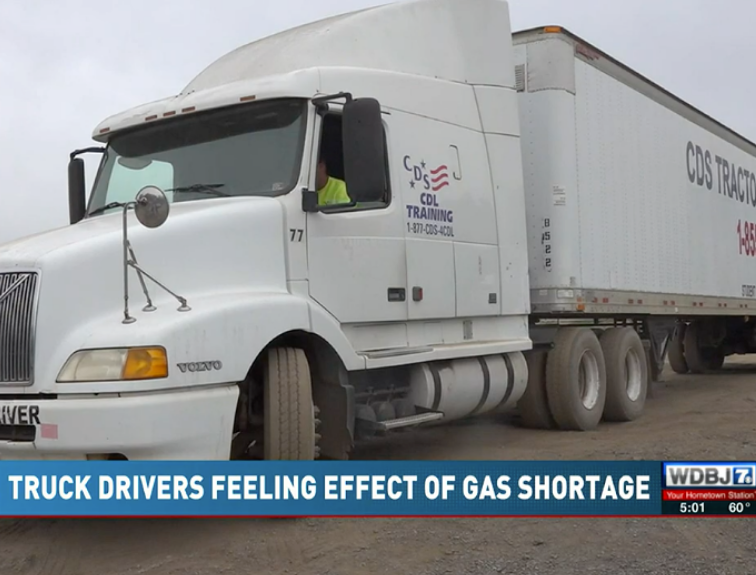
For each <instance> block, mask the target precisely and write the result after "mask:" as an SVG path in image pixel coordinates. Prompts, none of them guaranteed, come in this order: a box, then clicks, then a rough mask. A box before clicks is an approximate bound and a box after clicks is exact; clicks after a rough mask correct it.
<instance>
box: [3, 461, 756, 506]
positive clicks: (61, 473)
mask: <svg viewBox="0 0 756 575" xmlns="http://www.w3.org/2000/svg"><path fill="white" fill-rule="evenodd" d="M755 514H756V462H743V463H736V462H724V463H721V462H654V461H444V462H438V461H351V462H335V461H310V462H305V461H246V462H243V461H233V462H210V461H208V462H181V461H155V462H145V461H134V462H132V461H111V462H108V461H0V516H1V517H658V516H668V515H676V516H689V517H690V516H728V517H743V516H751V515H755Z"/></svg>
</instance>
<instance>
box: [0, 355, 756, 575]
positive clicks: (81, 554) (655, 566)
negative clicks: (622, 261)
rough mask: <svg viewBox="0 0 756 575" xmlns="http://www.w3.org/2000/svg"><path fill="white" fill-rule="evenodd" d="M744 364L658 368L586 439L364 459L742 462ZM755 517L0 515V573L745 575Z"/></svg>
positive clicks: (505, 437)
mask: <svg viewBox="0 0 756 575" xmlns="http://www.w3.org/2000/svg"><path fill="white" fill-rule="evenodd" d="M755 446H756V358H754V357H748V358H745V359H741V360H732V361H728V363H727V364H726V366H725V369H724V371H723V372H722V373H719V374H716V375H707V376H695V377H693V376H685V377H681V376H676V375H674V374H672V373H671V371H670V370H669V369H668V368H667V370H665V373H664V374H663V382H662V383H660V384H658V386H657V388H656V394H655V397H654V398H653V399H650V400H649V403H648V406H647V411H646V415H645V416H644V417H643V419H642V420H640V421H638V422H635V423H631V424H622V425H603V426H602V427H601V428H600V429H599V430H598V431H597V432H595V433H574V434H569V433H562V432H536V431H529V430H523V429H518V428H517V427H513V426H512V424H511V422H507V421H498V422H497V421H492V420H479V421H476V422H474V423H466V424H461V425H454V426H450V427H445V428H439V429H434V430H430V431H426V432H423V433H418V434H414V435H413V436H412V437H411V439H410V438H408V437H407V436H404V437H401V438H397V440H395V441H393V443H392V444H386V443H384V444H382V445H380V446H374V447H371V448H369V449H363V450H362V451H361V452H359V453H358V454H356V455H357V457H359V458H363V459H381V458H386V459H634V458H635V459H675V458H679V459H691V458H698V459H709V458H711V459H734V460H735V459H751V460H753V458H754V457H756V449H754V447H755ZM755 527H756V519H753V520H749V519H728V520H721V519H710V520H705V519H700V518H699V519H691V518H681V519H670V520H663V519H654V520H651V519H648V520H630V519H628V520H617V519H606V520H595V519H590V520H588V519H586V520H579V519H578V520H575V519H573V520H526V519H525V520H515V519H507V520H502V519H496V520H481V519H475V520H459V519H449V520H441V519H436V520H386V519H376V520H366V519H361V520H333V519H323V520H301V521H276V520H238V521H230V520H223V521H220V520H212V521H201V520H190V521H189V520H188V521H175V520H165V521H161V520H153V521H146V520H136V521H125V520H119V521H101V520H100V521H84V520H78V521H29V520H26V521H9V520H0V575H32V574H34V575H47V574H51V575H136V574H145V575H170V574H186V575H191V574H197V575H200V574H203V575H204V574H211V573H213V574H215V573H217V574H221V573H233V574H235V575H236V574H240V575H241V574H245V575H246V574H257V573H260V574H266V575H267V574H271V575H272V574H275V573H287V574H297V573H302V574H316V573H317V574H320V575H324V574H334V575H336V574H338V575H347V574H348V575H357V574H361V573H388V574H392V575H403V574H405V573H407V574H412V575H435V574H447V573H448V574H454V575H457V574H459V575H463V574H474V575H487V574H495V573H512V574H516V575H538V574H547V573H554V574H558V575H571V574H581V575H588V574H593V573H622V574H623V575H624V574H628V575H630V574H636V573H638V574H640V573H649V574H651V573H653V574H657V573H658V574H669V575H676V574H685V575H696V574H709V573H711V574H718V575H725V574H730V573H732V574H733V575H735V574H737V575H745V574H750V573H756V536H754V531H755Z"/></svg>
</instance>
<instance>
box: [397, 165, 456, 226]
mask: <svg viewBox="0 0 756 575" xmlns="http://www.w3.org/2000/svg"><path fill="white" fill-rule="evenodd" d="M404 169H405V170H406V171H407V172H408V173H409V174H410V175H411V177H410V181H409V185H410V189H411V190H417V189H418V186H419V189H420V197H419V198H418V200H419V205H417V204H412V203H409V202H408V203H407V218H408V219H409V220H421V221H423V222H428V223H420V222H418V221H415V222H412V221H408V222H407V231H408V232H409V233H414V234H424V235H430V236H445V237H454V229H453V228H452V226H451V225H439V224H437V223H434V222H441V223H442V224H451V223H452V222H453V221H454V213H453V211H452V210H449V209H445V208H443V207H442V205H441V204H440V203H439V195H438V194H437V192H439V191H440V190H442V189H444V188H446V187H447V186H449V167H448V166H447V165H446V164H437V165H436V166H435V167H431V168H429V167H428V164H426V162H425V160H420V162H419V163H414V162H413V161H412V158H411V157H410V156H404Z"/></svg>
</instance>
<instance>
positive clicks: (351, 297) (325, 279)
mask: <svg viewBox="0 0 756 575" xmlns="http://www.w3.org/2000/svg"><path fill="white" fill-rule="evenodd" d="M384 131H385V133H387V131H388V130H387V126H386V124H385V122H384ZM314 134H315V136H314V137H315V141H314V142H313V144H314V145H313V146H312V149H313V151H314V153H313V156H312V157H311V159H310V161H311V166H312V173H311V177H310V189H315V176H314V174H315V166H316V165H317V160H318V157H319V155H320V154H321V153H322V154H323V156H324V157H325V158H326V161H327V164H328V171H329V175H331V176H334V177H337V178H339V179H342V180H343V179H344V172H343V150H342V149H341V141H342V140H341V114H340V112H339V111H329V112H328V113H327V114H326V115H325V116H324V117H322V118H321V117H318V120H317V121H316V129H315V131H314ZM387 145H389V147H390V142H389V139H388V137H387ZM386 165H387V167H388V161H387V162H386ZM387 169H388V168H387ZM389 176H390V174H389ZM388 181H389V182H390V181H391V180H390V179H388ZM347 193H348V190H347ZM403 223H404V221H403V217H402V205H401V201H396V200H395V199H394V198H393V197H391V185H389V190H388V193H387V194H386V197H385V198H384V201H382V202H378V203H375V204H369V205H363V206H358V207H350V208H345V209H342V210H341V211H339V212H336V213H322V212H318V213H309V214H307V258H308V272H309V293H310V296H311V297H312V298H313V299H314V300H315V301H317V302H318V303H320V304H321V305H322V306H323V307H324V308H325V309H326V310H328V311H329V312H330V313H331V314H332V315H333V316H334V317H335V318H336V319H337V320H338V321H339V322H341V323H342V324H371V326H375V324H384V325H386V326H388V325H389V324H392V323H393V324H396V325H395V326H394V329H389V330H385V329H384V330H380V329H372V328H371V330H372V333H373V336H371V337H372V340H371V341H364V342H363V343H362V344H360V345H357V346H356V347H358V348H363V349H365V348H373V349H377V348H388V347H401V346H406V345H407V339H406V325H405V324H404V322H406V320H407V299H408V297H407V262H406V252H405V239H404V228H403ZM376 327H377V326H376ZM366 333H367V331H366Z"/></svg>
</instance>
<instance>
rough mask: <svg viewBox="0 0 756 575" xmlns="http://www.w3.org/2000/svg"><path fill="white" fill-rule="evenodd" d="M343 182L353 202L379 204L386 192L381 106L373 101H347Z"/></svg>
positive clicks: (344, 116)
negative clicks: (344, 181)
mask: <svg viewBox="0 0 756 575" xmlns="http://www.w3.org/2000/svg"><path fill="white" fill-rule="evenodd" d="M342 134H343V147H344V179H345V180H346V186H347V193H348V194H349V197H350V198H351V199H352V201H354V202H378V201H381V200H382V199H383V197H384V192H385V191H386V165H385V161H386V150H385V147H386V146H385V139H384V135H383V122H382V118H381V105H380V103H379V102H378V100H375V99H373V98H358V99H356V100H349V101H347V103H346V104H345V105H344V111H343V116H342Z"/></svg>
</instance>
